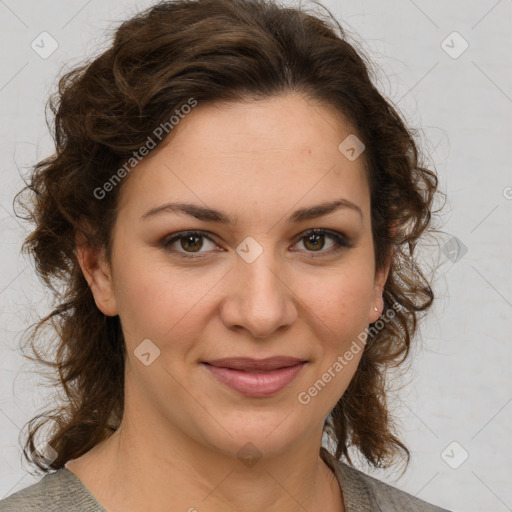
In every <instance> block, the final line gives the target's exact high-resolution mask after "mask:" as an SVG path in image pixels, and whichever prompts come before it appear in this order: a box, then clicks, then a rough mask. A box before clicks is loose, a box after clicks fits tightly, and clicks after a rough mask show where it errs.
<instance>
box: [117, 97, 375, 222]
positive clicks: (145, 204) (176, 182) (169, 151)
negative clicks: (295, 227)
mask: <svg viewBox="0 0 512 512" xmlns="http://www.w3.org/2000/svg"><path fill="white" fill-rule="evenodd" d="M352 133H353V131H352V128H351V126H350V125H349V124H348V123H346V122H344V121H343V118H342V117H341V115H340V114H339V113H338V112H337V111H334V109H333V108H330V107H328V106H325V105H321V104H319V103H318V102H313V101H312V100H310V99H307V98H304V97H303V96H300V95H298V94H287V95H283V96H276V97H272V98H268V99H265V100H257V101H247V102H236V103H214V104H204V105H201V104H200V103H199V104H198V105H197V106H196V107H195V108H194V109H192V111H191V112H190V113H189V114H187V115H185V116H183V117H182V119H180V121H179V123H178V124H177V125H176V126H175V127H174V128H173V129H172V131H171V132H170V134H169V136H167V138H166V140H164V141H163V142H162V144H161V145H160V146H158V147H157V148H156V149H154V150H152V151H151V152H150V154H149V155H148V156H147V157H145V158H144V159H142V161H141V162H140V163H139V164H138V165H137V166H136V167H135V168H134V169H133V170H132V171H131V173H130V175H129V176H128V177H129V179H127V180H126V181H125V182H124V183H123V186H122V191H121V197H120V207H121V208H129V209H134V210H137V211H138V213H140V215H142V214H143V213H144V212H145V211H146V210H147V209H149V208H152V207H155V206H158V205H159V204H160V203H165V202H170V201H180V200H181V201H185V200H186V201H188V202H191V201H192V202H196V203H203V204H205V205H209V206H212V207H213V206H214V204H213V203H215V205H217V206H219V205H224V207H223V208H222V209H223V210H229V205H231V206H232V207H233V208H234V209H236V210H250V209H251V208H255V207H256V206H258V205H259V206H260V211H259V214H260V215H261V214H263V215H264V214H265V212H268V214H269V215H273V216H274V217H275V214H276V208H277V207H279V208H280V209H282V208H283V207H286V205H288V206H289V207H291V206H292V205H297V206H307V205H309V204H312V203H314V202H321V201H325V200H328V199H338V198H339V197H346V199H348V200H350V201H353V202H355V203H358V204H359V205H360V207H361V209H365V208H368V206H369V197H368V186H367V182H366V172H365V164H364V160H363V158H362V157H360V158H357V159H355V160H350V159H347V158H346V156H345V155H344V154H343V153H342V152H341V151H340V149H339V146H340V143H342V141H344V140H345V139H346V138H347V137H349V136H351V135H352ZM299 203H300V204H299ZM142 209H144V212H143V211H141V210H142ZM256 211H257V209H256V208H255V209H254V213H256Z"/></svg>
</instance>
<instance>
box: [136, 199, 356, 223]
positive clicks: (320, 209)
mask: <svg viewBox="0 0 512 512" xmlns="http://www.w3.org/2000/svg"><path fill="white" fill-rule="evenodd" d="M341 209H347V210H352V211H355V212H357V213H358V214H359V216H360V217H361V219H362V218H363V212H362V210H361V208H360V207H359V206H358V205H357V204H355V203H353V202H352V201H349V200H348V199H343V198H341V199H336V200H334V201H328V202H325V203H321V204H317V205H315V206H310V207H308V208H300V209H299V210H296V211H295V212H293V213H292V214H291V215H290V216H289V217H288V218H287V221H288V222H289V223H292V224H295V223H298V222H304V221H306V220H310V219H316V218H318V217H323V216H324V215H328V214H329V213H332V212H334V211H336V210H341ZM171 212H172V213H178V214H179V213H184V214H186V215H190V216H192V217H195V218H196V219H199V220H202V221H205V222H218V223H221V224H227V225H230V226H231V225H233V224H235V222H236V220H234V219H231V218H230V217H229V215H227V214H226V213H225V212H223V211H220V210H215V209H213V208H206V207H203V206H199V205H197V204H192V203H166V204H162V205H160V206H156V207H155V208H151V210H148V211H147V212H146V213H144V215H142V216H141V220H146V219H148V218H151V217H154V216H155V215H159V214H162V213H171Z"/></svg>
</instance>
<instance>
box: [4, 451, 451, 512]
mask: <svg viewBox="0 0 512 512" xmlns="http://www.w3.org/2000/svg"><path fill="white" fill-rule="evenodd" d="M322 451H323V450H322ZM325 453H327V452H325ZM323 458H324V460H325V457H323ZM329 458H330V462H332V464H329V461H327V460H326V462H327V463H328V464H329V465H330V466H331V467H333V468H334V471H335V473H336V477H337V478H338V481H339V483H340V486H341V488H342V490H343V498H344V501H345V510H346V512H400V511H403V512H450V511H448V510H446V509H443V508H440V507H436V506H434V505H430V504H428V503H427V502H425V501H422V500H420V499H418V498H415V497H414V496H411V495H410V494H407V493H406V492H404V491H401V490H399V489H397V488H395V487H393V486H391V485H389V484H386V483H384V482H382V481H380V480H377V479H376V478H373V477H371V476H368V475H366V474H365V473H363V472H361V471H359V470H357V469H355V468H353V467H351V466H349V465H348V464H345V463H344V462H341V461H338V460H336V459H334V458H332V457H329ZM36 511H39V512H43V511H44V512H62V511H65V512H106V510H105V509H104V508H103V507H102V506H101V505H100V504H99V503H98V502H97V501H96V499H95V498H94V496H93V495H92V494H91V493H90V492H89V490H88V489H87V488H86V487H85V486H84V485H83V484H82V482H81V480H80V479H79V478H78V477H77V476H76V475H75V474H74V473H72V472H71V471H69V470H68V469H66V468H65V467H63V468H61V469H59V470H57V471H56V472H54V473H51V474H47V475H45V476H44V477H43V478H42V479H41V480H40V481H39V482H37V483H35V484H33V485H31V486H29V487H27V488H25V489H22V490H21V491H18V492H16V493H14V494H12V495H11V496H9V497H8V498H6V499H4V500H2V501H0V512H36Z"/></svg>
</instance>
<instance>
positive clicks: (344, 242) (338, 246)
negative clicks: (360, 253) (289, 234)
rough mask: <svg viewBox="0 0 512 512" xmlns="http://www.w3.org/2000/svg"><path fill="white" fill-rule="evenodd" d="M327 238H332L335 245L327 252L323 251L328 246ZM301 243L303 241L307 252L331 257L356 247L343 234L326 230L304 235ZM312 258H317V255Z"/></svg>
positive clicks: (315, 230)
mask: <svg viewBox="0 0 512 512" xmlns="http://www.w3.org/2000/svg"><path fill="white" fill-rule="evenodd" d="M326 238H330V239H331V240H332V241H333V243H332V245H331V246H330V247H328V248H327V249H326V250H323V249H324V247H325V244H326V242H325V239H326ZM300 241H302V243H303V245H304V247H305V248H306V251H307V252H310V253H311V252H313V253H315V252H316V253H320V254H319V255H318V256H323V255H329V254H332V253H335V252H338V251H341V250H342V249H344V248H350V247H353V246H354V245H353V243H351V242H350V241H349V240H348V239H347V238H346V237H345V236H344V235H343V234H342V233H338V232H336V231H330V230H326V229H313V230H311V231H308V232H307V233H305V234H303V235H302V237H301V239H300ZM312 257H317V255H312Z"/></svg>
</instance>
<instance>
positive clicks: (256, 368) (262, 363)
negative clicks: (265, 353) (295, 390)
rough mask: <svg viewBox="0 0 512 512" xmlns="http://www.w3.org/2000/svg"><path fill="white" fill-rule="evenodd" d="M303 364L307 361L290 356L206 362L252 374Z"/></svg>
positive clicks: (229, 358) (227, 358)
mask: <svg viewBox="0 0 512 512" xmlns="http://www.w3.org/2000/svg"><path fill="white" fill-rule="evenodd" d="M303 362H305V361H304V360H302V359H298V358H296V357H289V356H275V357H268V358H266V359H252V358H249V357H225V358H223V359H215V360H214V361H205V363H206V364H210V365H212V366H216V367H218V368H230V369H231V370H239V371H245V372H252V373H259V372H270V371H272V370H278V369H280V368H288V367H290V366H295V365H297V364H299V363H303Z"/></svg>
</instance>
